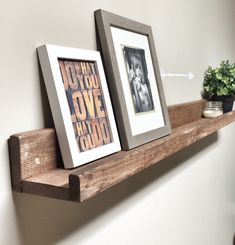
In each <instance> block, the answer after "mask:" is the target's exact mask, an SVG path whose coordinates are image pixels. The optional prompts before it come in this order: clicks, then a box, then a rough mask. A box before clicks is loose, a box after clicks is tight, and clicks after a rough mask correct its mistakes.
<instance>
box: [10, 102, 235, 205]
mask: <svg viewBox="0 0 235 245" xmlns="http://www.w3.org/2000/svg"><path fill="white" fill-rule="evenodd" d="M203 105H204V101H203V100H199V101H194V102H190V103H184V104H180V105H175V106H170V107H168V110H169V115H170V121H171V126H172V133H171V134H170V135H168V136H166V137H163V138H161V139H158V140H155V141H152V142H150V143H147V144H144V145H142V146H139V147H137V148H134V149H132V150H129V151H120V152H118V153H115V154H113V155H110V156H107V157H105V158H102V159H99V160H96V161H93V162H91V163H89V164H86V165H84V166H81V167H78V168H76V169H73V170H66V169H63V168H62V167H61V166H63V163H62V160H61V158H60V154H58V151H59V147H58V144H57V139H56V134H55V130H54V129H41V130H35V131H31V132H26V133H19V134H15V135H12V136H11V137H10V140H9V145H10V160H11V161H10V162H11V174H12V186H13V189H14V190H15V191H19V192H25V193H31V194H36V195H42V196H47V197H51V198H59V199H63V200H70V201H78V202H82V201H84V200H87V199H89V198H91V197H93V196H95V195H97V194H98V193H100V192H102V191H104V190H106V189H108V188H110V187H111V186H113V185H115V184H117V183H119V182H121V181H122V180H124V179H127V178H128V177H130V176H132V175H134V174H136V173H138V172H140V171H142V170H143V169H145V168H147V167H149V166H151V165H153V164H156V163H157V162H159V161H160V160H162V159H165V158H167V157H168V156H170V155H172V154H174V153H176V152H178V151H179V150H181V149H183V148H185V147H187V146H189V145H191V144H193V143H194V142H196V141H197V140H199V139H202V138H204V137H206V136H208V135H209V134H211V133H213V132H215V131H217V130H218V129H220V128H222V127H224V126H226V125H228V124H230V123H232V122H234V121H235V111H232V112H229V113H226V114H224V115H222V116H220V117H217V118H213V119H206V118H202V116H201V115H202V108H203Z"/></svg>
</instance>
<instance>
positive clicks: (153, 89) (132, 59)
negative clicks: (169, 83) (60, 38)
mask: <svg viewBox="0 0 235 245" xmlns="http://www.w3.org/2000/svg"><path fill="white" fill-rule="evenodd" d="M95 20H96V27H97V31H98V38H99V40H98V43H99V44H100V49H101V52H102V55H103V60H104V66H105V70H106V75H107V80H108V85H109V89H110V94H111V99H112V101H113V107H114V112H115V116H116V120H117V126H118V130H119V134H120V140H121V144H122V147H123V149H125V150H128V149H131V148H133V147H136V146H139V145H141V144H144V143H147V142H149V141H152V140H155V139H158V138H160V137H163V136H165V135H167V134H170V132H171V126H170V121H169V116H168V110H167V106H166V102H165V97H164V93H163V87H162V81H161V76H160V71H159V66H158V61H157V56H156V51H155V47H154V41H153V35H152V30H151V27H150V26H147V25H144V24H141V23H138V22H135V21H132V20H130V19H127V18H124V17H121V16H118V15H115V14H112V13H109V12H107V11H104V10H97V11H95Z"/></svg>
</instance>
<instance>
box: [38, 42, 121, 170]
mask: <svg viewBox="0 0 235 245" xmlns="http://www.w3.org/2000/svg"><path fill="white" fill-rule="evenodd" d="M37 50H38V55H39V61H40V65H41V68H42V73H43V77H44V81H45V84H46V89H47V93H48V97H49V102H50V106H51V110H52V115H53V119H54V123H55V127H56V134H57V137H58V141H59V145H60V149H61V153H62V157H63V161H64V166H65V168H73V167H77V166H79V165H82V164H84V163H88V162H90V161H93V160H95V159H97V158H100V157H103V156H106V155H109V154H111V153H114V152H117V151H119V150H120V143H119V138H118V133H117V129H116V124H115V120H114V115H113V111H112V106H111V101H110V97H109V92H108V88H107V84H106V79H105V75H104V71H103V66H102V62H101V58H100V54H99V52H97V51H90V50H82V49H76V48H68V47H61V46H54V45H44V46H41V47H39V48H38V49H37Z"/></svg>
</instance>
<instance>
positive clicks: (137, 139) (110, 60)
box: [95, 9, 171, 150]
mask: <svg viewBox="0 0 235 245" xmlns="http://www.w3.org/2000/svg"><path fill="white" fill-rule="evenodd" d="M95 21H96V28H97V32H98V33H97V34H98V35H97V36H98V44H99V46H100V47H99V48H100V49H101V50H100V51H101V53H102V57H103V62H104V67H105V71H106V76H107V82H108V86H109V90H110V94H111V100H112V104H113V108H114V113H115V118H116V123H117V126H118V131H119V137H120V140H121V144H122V149H123V150H129V149H131V148H134V147H137V146H139V145H142V144H145V143H147V142H150V141H152V140H155V139H158V138H160V137H163V136H165V135H168V134H170V133H171V125H170V120H169V116H168V110H167V106H166V102H165V96H164V92H163V86H162V82H161V75H160V71H159V65H158V60H157V55H156V50H155V46H154V40H153V34H152V29H151V27H150V26H148V25H145V24H142V23H139V22H136V21H133V20H130V19H127V18H124V17H121V16H119V15H116V14H113V13H110V12H107V11H104V10H101V9H99V10H96V11H95ZM111 27H117V28H120V29H123V30H127V31H130V32H134V33H138V34H142V35H145V36H147V38H148V42H149V49H150V53H151V58H152V62H153V67H154V73H155V77H156V82H157V87H158V92H159V99H160V103H161V107H162V113H163V117H164V122H165V125H164V127H161V128H157V129H154V130H151V131H148V132H145V133H142V134H139V135H135V136H133V135H132V134H131V127H130V122H129V119H128V114H127V105H126V103H125V99H124V94H123V88H122V82H121V76H120V73H119V68H118V62H117V57H116V54H115V49H114V44H113V38H112V33H111Z"/></svg>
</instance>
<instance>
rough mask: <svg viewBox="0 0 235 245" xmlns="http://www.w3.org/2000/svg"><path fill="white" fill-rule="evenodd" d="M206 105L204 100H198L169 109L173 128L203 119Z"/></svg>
mask: <svg viewBox="0 0 235 245" xmlns="http://www.w3.org/2000/svg"><path fill="white" fill-rule="evenodd" d="M204 104H205V101H204V100H198V101H193V102H188V103H182V104H179V105H173V106H169V107H168V111H169V117H170V122H171V127H172V128H175V127H179V126H180V125H183V124H186V123H189V122H192V121H194V120H197V119H198V118H201V117H202V109H203V106H204Z"/></svg>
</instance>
